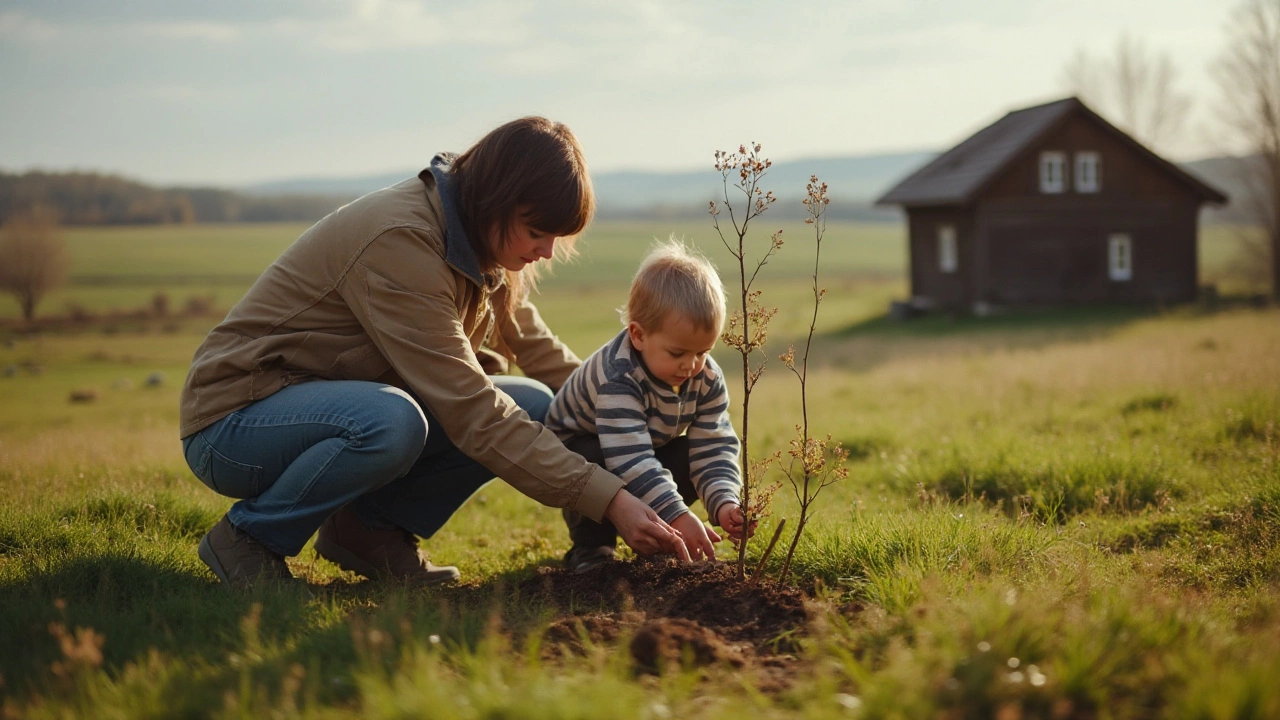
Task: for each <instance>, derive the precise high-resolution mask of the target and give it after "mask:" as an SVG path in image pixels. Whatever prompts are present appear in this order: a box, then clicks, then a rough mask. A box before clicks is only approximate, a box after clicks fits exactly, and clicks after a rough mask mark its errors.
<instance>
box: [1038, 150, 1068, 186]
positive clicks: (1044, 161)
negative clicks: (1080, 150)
mask: <svg viewBox="0 0 1280 720" xmlns="http://www.w3.org/2000/svg"><path fill="white" fill-rule="evenodd" d="M1066 191H1067V154H1066V153H1064V152H1059V151H1057V150H1046V151H1045V152H1042V153H1040V192H1042V193H1045V194H1047V195H1057V194H1059V193H1064V192H1066Z"/></svg>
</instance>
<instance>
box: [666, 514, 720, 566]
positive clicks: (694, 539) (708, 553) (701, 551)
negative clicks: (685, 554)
mask: <svg viewBox="0 0 1280 720" xmlns="http://www.w3.org/2000/svg"><path fill="white" fill-rule="evenodd" d="M671 527H673V528H675V529H676V530H678V531H679V532H680V535H681V537H683V538H684V545H685V547H687V548H688V549H689V557H690V558H692V559H694V560H711V559H714V558H715V556H716V549H715V548H714V547H712V545H711V543H718V542H720V535H719V534H717V533H716V531H715V530H712V529H711V528H709V527H707V526H706V525H704V524H703V523H702V521H701V520H699V519H698V517H697V516H696V515H694V514H693V513H692V512H686V513H685V514H683V515H681V516H680V517H678V518H676V519H675V520H672V521H671Z"/></svg>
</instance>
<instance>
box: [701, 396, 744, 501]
mask: <svg viewBox="0 0 1280 720" xmlns="http://www.w3.org/2000/svg"><path fill="white" fill-rule="evenodd" d="M697 402H698V405H697V407H698V411H697V414H696V415H695V416H694V419H693V423H692V424H691V425H689V430H688V432H687V434H688V437H689V476H690V479H692V480H693V487H694V489H696V490H697V491H698V497H699V498H701V499H702V504H703V506H704V507H706V509H707V515H708V517H709V518H710V519H711V522H712V523H715V522H717V519H718V518H719V512H720V507H721V506H722V505H724V504H725V503H739V504H741V502H742V501H741V492H742V476H741V473H740V472H739V470H738V452H739V444H738V434H737V432H735V431H734V429H733V421H732V420H731V419H730V417H729V389H728V387H726V386H725V384H724V376H722V375H719V374H718V373H717V375H716V377H715V379H714V380H712V381H711V382H710V383H708V384H707V385H706V387H705V388H704V389H703V392H702V394H701V395H699V396H698V401H697Z"/></svg>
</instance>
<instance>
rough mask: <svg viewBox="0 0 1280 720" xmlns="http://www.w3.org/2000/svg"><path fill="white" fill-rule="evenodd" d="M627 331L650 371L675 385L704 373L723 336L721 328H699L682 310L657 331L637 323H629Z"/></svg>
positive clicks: (676, 386)
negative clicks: (713, 350)
mask: <svg viewBox="0 0 1280 720" xmlns="http://www.w3.org/2000/svg"><path fill="white" fill-rule="evenodd" d="M627 331H628V332H629V333H630V334H631V345H632V346H633V347H634V348H635V349H636V350H637V351H639V352H640V357H642V358H644V364H645V366H646V367H648V368H649V372H651V373H653V375H654V376H655V377H657V378H658V379H659V380H661V381H662V382H665V383H667V384H668V385H670V386H671V387H673V388H679V387H680V385H681V384H682V383H683V382H684V381H685V380H688V379H689V378H691V377H693V376H694V375H697V374H698V373H700V372H702V368H703V366H704V365H706V364H707V355H709V354H710V353H711V349H712V348H714V347H715V345H716V338H717V337H719V335H720V332H719V331H718V330H714V329H713V330H705V329H702V328H699V327H698V326H696V325H694V324H693V323H692V322H691V321H690V320H689V318H687V317H685V316H683V315H681V314H679V313H672V314H671V315H669V316H668V317H667V319H666V321H665V322H663V323H662V329H661V330H658V331H657V332H650V331H648V330H645V329H644V328H643V327H641V326H640V323H637V322H632V323H631V324H630V325H628V326H627Z"/></svg>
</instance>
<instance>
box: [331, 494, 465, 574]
mask: <svg viewBox="0 0 1280 720" xmlns="http://www.w3.org/2000/svg"><path fill="white" fill-rule="evenodd" d="M316 552H317V553H319V555H320V557H322V558H324V559H326V560H328V561H330V562H332V563H334V564H335V565H337V566H338V567H340V568H342V569H343V570H350V571H351V572H353V573H355V574H357V575H363V576H365V577H367V578H370V579H372V580H382V581H387V580H394V581H396V582H403V583H408V584H410V585H434V584H436V583H444V582H453V581H455V580H457V579H458V576H459V573H458V568H456V567H453V566H452V565H433V564H431V563H430V562H428V561H427V557H426V555H424V554H423V553H422V551H421V550H419V549H418V538H417V536H415V535H414V534H413V533H411V532H409V531H408V530H403V529H401V528H386V529H383V528H371V527H368V526H367V525H365V524H364V523H363V522H361V521H360V518H358V517H357V516H356V514H355V513H354V512H352V511H351V510H348V509H347V508H342V509H341V510H339V511H338V512H336V513H334V514H332V515H330V516H329V519H328V520H325V521H324V524H323V525H321V526H320V536H319V537H317V538H316Z"/></svg>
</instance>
